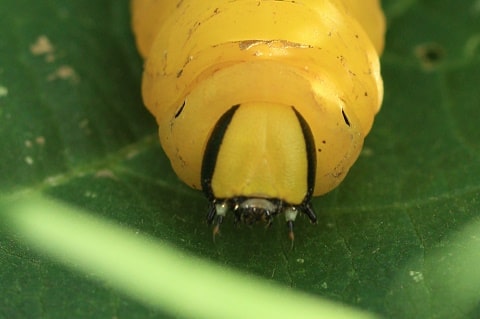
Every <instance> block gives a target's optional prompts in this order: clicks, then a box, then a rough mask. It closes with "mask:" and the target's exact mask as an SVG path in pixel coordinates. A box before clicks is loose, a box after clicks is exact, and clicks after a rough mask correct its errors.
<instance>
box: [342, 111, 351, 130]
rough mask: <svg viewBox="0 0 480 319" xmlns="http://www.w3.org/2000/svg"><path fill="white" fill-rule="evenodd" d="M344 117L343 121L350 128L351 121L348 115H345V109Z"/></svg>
mask: <svg viewBox="0 0 480 319" xmlns="http://www.w3.org/2000/svg"><path fill="white" fill-rule="evenodd" d="M342 116H343V120H344V121H345V124H347V125H348V126H350V121H349V120H348V117H347V114H345V111H344V110H343V109H342Z"/></svg>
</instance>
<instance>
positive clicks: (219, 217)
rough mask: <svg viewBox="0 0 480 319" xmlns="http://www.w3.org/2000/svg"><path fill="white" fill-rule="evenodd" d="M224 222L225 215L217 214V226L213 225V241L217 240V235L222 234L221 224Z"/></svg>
mask: <svg viewBox="0 0 480 319" xmlns="http://www.w3.org/2000/svg"><path fill="white" fill-rule="evenodd" d="M222 222H223V216H222V215H217V218H216V219H215V226H214V227H213V242H215V237H217V235H218V234H220V225H221V224H222Z"/></svg>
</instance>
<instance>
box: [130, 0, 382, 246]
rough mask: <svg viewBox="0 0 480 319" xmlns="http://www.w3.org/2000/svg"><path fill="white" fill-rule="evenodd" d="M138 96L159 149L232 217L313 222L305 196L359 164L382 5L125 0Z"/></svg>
mask: <svg viewBox="0 0 480 319" xmlns="http://www.w3.org/2000/svg"><path fill="white" fill-rule="evenodd" d="M131 7H132V25H133V32H134V35H135V39H136V43H137V47H138V50H139V52H140V55H141V56H142V57H143V59H144V61H145V65H144V72H143V80H142V96H143V100H144V104H145V105H146V107H147V108H148V110H149V111H150V112H151V113H152V114H153V115H154V116H155V118H156V121H157V123H158V126H159V136H160V142H161V145H162V147H163V149H164V151H165V153H166V154H167V156H168V157H169V159H170V161H171V165H172V167H173V169H174V171H175V172H176V174H177V175H178V177H179V178H180V179H181V180H183V181H184V182H185V183H186V184H188V185H190V186H191V187H192V188H195V189H199V190H202V191H203V192H204V193H205V195H206V197H207V199H208V200H209V202H210V204H211V206H210V209H209V211H208V215H207V220H208V222H209V223H214V228H213V232H214V235H215V234H217V233H218V232H219V228H220V224H221V223H222V221H223V219H224V217H225V216H226V214H227V213H233V215H234V216H235V221H242V222H245V223H247V224H252V223H255V222H257V221H263V222H265V223H266V224H267V225H270V224H271V223H272V220H273V218H274V216H276V215H278V214H284V216H285V219H286V223H287V227H288V232H289V236H290V238H291V239H292V241H293V238H294V232H293V226H294V220H295V218H296V216H297V215H298V213H299V212H300V213H303V214H305V215H306V216H308V218H309V219H310V221H311V222H312V223H316V221H317V217H316V215H315V212H314V210H313V208H312V205H311V203H310V200H311V198H312V197H313V196H319V195H322V194H325V193H327V192H329V191H330V190H332V189H334V188H335V187H336V186H337V185H339V184H340V182H341V181H342V180H343V179H344V178H345V176H346V174H347V172H348V170H349V169H350V167H351V166H352V165H353V163H354V162H355V161H356V159H357V158H358V156H359V153H360V151H361V149H362V146H363V141H364V138H365V136H366V135H367V134H368V132H369V131H370V129H371V127H372V125H373V120H374V117H375V114H376V113H377V112H378V111H379V109H380V106H381V102H382V98H383V82H382V78H381V74H380V63H379V55H380V54H381V53H382V50H383V45H384V33H385V18H384V15H383V12H382V10H381V7H380V3H379V0H363V1H358V0H283V1H282V0H236V1H235V0H208V1H207V0H205V1H201V0H132V2H131Z"/></svg>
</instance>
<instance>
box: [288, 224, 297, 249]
mask: <svg viewBox="0 0 480 319" xmlns="http://www.w3.org/2000/svg"><path fill="white" fill-rule="evenodd" d="M287 227H288V237H289V238H290V240H291V241H292V245H293V241H294V240H295V233H294V232H293V220H289V221H287Z"/></svg>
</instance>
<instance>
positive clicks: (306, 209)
mask: <svg viewBox="0 0 480 319" xmlns="http://www.w3.org/2000/svg"><path fill="white" fill-rule="evenodd" d="M303 212H304V213H305V214H306V215H307V216H308V218H309V219H310V222H311V223H312V224H316V223H317V215H315V212H314V211H313V208H312V204H310V203H307V204H305V206H304V209H303Z"/></svg>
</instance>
